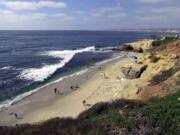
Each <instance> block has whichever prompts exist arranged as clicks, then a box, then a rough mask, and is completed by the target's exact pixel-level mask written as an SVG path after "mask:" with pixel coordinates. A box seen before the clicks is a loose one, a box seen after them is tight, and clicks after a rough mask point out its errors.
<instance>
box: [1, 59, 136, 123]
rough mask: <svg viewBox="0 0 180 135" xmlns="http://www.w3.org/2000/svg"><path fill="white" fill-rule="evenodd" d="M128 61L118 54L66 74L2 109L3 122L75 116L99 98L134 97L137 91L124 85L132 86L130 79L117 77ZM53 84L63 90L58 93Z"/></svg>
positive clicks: (99, 99)
mask: <svg viewBox="0 0 180 135" xmlns="http://www.w3.org/2000/svg"><path fill="white" fill-rule="evenodd" d="M127 61H128V59H126V58H118V59H115V60H112V61H109V62H106V63H103V64H99V65H96V66H92V67H90V68H89V70H88V71H87V72H85V73H83V74H79V75H75V76H73V77H69V78H65V79H63V80H62V81H60V82H56V83H54V84H51V85H48V86H46V87H44V88H42V89H41V90H39V91H38V92H36V93H34V94H32V95H31V96H29V97H27V98H25V99H23V100H21V101H19V102H18V103H16V104H14V105H12V106H11V107H9V108H8V109H7V110H5V111H2V112H0V117H1V119H0V125H14V124H19V123H34V122H40V121H44V120H47V119H49V118H54V117H74V118H75V117H77V116H78V114H79V113H81V112H82V111H84V110H86V109H88V108H89V107H90V106H92V105H94V104H95V103H97V102H100V101H102V102H103V101H109V100H114V99H116V98H122V97H124V98H130V97H132V95H133V93H135V91H129V92H128V91H124V87H127V88H129V87H133V86H128V83H127V84H125V83H124V82H123V83H122V84H123V85H122V84H121V81H122V80H119V79H117V77H121V76H122V74H121V72H120V66H121V65H124V63H127ZM129 62H130V61H129ZM99 67H101V69H99ZM123 81H124V80H123ZM77 84H78V85H79V88H78V89H77V90H72V89H70V87H71V85H77ZM111 87H113V89H112V88H111ZM54 88H57V89H58V90H60V91H61V92H62V93H63V94H61V95H57V94H55V93H54ZM108 89H109V90H108ZM129 90H130V89H129ZM105 91H106V92H105ZM123 91H124V92H123ZM104 92H105V93H104ZM102 93H103V94H102ZM83 100H85V101H86V105H85V106H84V105H83V103H82V101H83ZM12 113H16V114H18V117H19V118H18V119H16V118H15V117H14V115H11V114H12Z"/></svg>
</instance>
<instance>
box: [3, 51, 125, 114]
mask: <svg viewBox="0 0 180 135" xmlns="http://www.w3.org/2000/svg"><path fill="white" fill-rule="evenodd" d="M121 53H122V55H120V56H117V57H114V58H109V59H106V60H103V61H100V62H97V63H94V64H93V65H94V66H98V65H102V64H106V63H108V62H111V61H113V60H116V59H118V58H121V57H125V55H126V54H125V52H121ZM89 68H91V66H89V67H86V68H82V69H81V70H78V71H75V72H72V73H70V74H67V75H65V76H63V77H60V78H58V79H55V80H53V81H50V82H48V83H46V84H44V85H41V86H39V87H37V88H35V89H32V90H30V91H28V92H25V93H22V94H20V95H17V96H15V97H13V98H12V99H7V100H5V101H3V102H2V103H1V104H0V112H1V111H4V110H7V109H8V108H9V107H10V106H12V105H14V104H16V103H18V102H20V101H21V100H23V99H25V98H27V97H29V96H31V95H32V94H35V93H37V92H39V91H40V90H42V89H43V88H45V87H48V86H49V85H53V84H55V83H58V82H60V81H63V80H64V79H67V78H70V77H73V76H77V75H81V74H84V73H86V72H87V71H88V70H89Z"/></svg>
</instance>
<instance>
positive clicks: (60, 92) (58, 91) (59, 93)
mask: <svg viewBox="0 0 180 135" xmlns="http://www.w3.org/2000/svg"><path fill="white" fill-rule="evenodd" d="M54 93H55V94H57V95H63V92H62V91H60V90H58V89H57V88H54Z"/></svg>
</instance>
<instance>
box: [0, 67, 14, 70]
mask: <svg viewBox="0 0 180 135" xmlns="http://www.w3.org/2000/svg"><path fill="white" fill-rule="evenodd" d="M11 68H12V66H6V67H2V68H0V70H9V69H11Z"/></svg>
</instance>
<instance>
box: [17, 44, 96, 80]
mask: <svg viewBox="0 0 180 135" xmlns="http://www.w3.org/2000/svg"><path fill="white" fill-rule="evenodd" d="M89 51H95V47H94V46H92V47H87V48H83V49H78V50H63V51H47V52H44V53H43V54H41V55H47V56H51V57H54V58H60V60H59V63H57V64H53V65H45V66H43V67H41V68H29V69H25V70H23V71H22V73H21V74H20V75H19V77H20V78H21V79H26V80H33V81H44V80H45V79H47V78H48V77H49V76H51V75H52V74H53V73H55V72H56V71H57V70H58V69H60V68H62V67H64V66H65V65H66V64H67V63H68V62H69V61H70V60H72V58H73V57H74V55H75V54H77V53H82V52H89Z"/></svg>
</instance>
